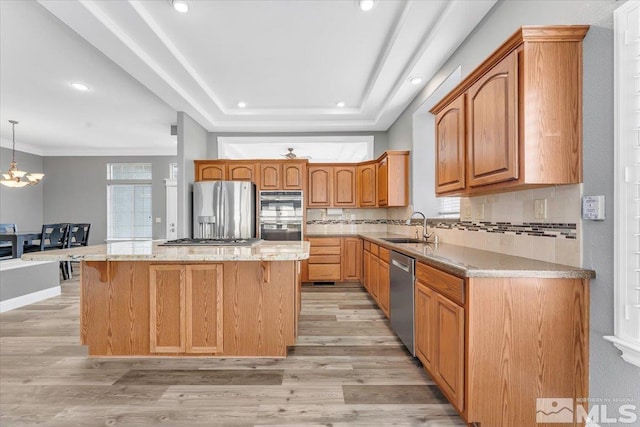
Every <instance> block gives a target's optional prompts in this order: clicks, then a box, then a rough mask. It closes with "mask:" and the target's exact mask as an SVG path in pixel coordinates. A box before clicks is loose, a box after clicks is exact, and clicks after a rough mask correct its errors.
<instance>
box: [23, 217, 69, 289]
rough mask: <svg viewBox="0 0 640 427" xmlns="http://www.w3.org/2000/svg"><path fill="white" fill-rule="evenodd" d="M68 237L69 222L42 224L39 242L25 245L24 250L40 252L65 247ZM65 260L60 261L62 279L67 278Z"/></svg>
mask: <svg viewBox="0 0 640 427" xmlns="http://www.w3.org/2000/svg"><path fill="white" fill-rule="evenodd" d="M68 238H69V224H68V223H60V224H44V225H43V226H42V237H41V238H40V243H35V244H29V245H25V247H24V252H25V253H26V252H41V251H50V250H55V249H64V248H66V247H67V239H68ZM65 265H66V261H61V262H60V271H61V272H62V279H63V280H67V279H68V277H67V272H66V267H65Z"/></svg>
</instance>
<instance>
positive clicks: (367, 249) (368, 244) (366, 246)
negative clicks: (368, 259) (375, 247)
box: [363, 240, 371, 252]
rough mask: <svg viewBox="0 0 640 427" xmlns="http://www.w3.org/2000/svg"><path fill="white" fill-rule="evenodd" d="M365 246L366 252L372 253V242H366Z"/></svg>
mask: <svg viewBox="0 0 640 427" xmlns="http://www.w3.org/2000/svg"><path fill="white" fill-rule="evenodd" d="M363 245H364V250H365V251H369V252H371V242H370V241H368V240H365V241H364V244H363Z"/></svg>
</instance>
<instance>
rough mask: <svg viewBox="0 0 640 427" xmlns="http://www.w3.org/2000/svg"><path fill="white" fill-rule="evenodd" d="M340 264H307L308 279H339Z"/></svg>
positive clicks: (312, 280)
mask: <svg viewBox="0 0 640 427" xmlns="http://www.w3.org/2000/svg"><path fill="white" fill-rule="evenodd" d="M340 278H341V275H340V264H309V281H311V282H315V281H323V280H332V281H340Z"/></svg>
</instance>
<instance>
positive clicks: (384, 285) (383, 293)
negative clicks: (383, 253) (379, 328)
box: [378, 259, 390, 317]
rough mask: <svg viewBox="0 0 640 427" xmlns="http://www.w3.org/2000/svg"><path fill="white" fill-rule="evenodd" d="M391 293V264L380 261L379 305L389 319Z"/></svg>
mask: <svg viewBox="0 0 640 427" xmlns="http://www.w3.org/2000/svg"><path fill="white" fill-rule="evenodd" d="M389 292H390V283H389V263H388V262H386V261H384V260H383V259H378V304H380V308H381V309H382V311H383V312H384V314H385V315H386V316H387V317H389Z"/></svg>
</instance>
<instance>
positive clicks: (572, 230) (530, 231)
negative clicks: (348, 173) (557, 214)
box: [307, 218, 577, 239]
mask: <svg viewBox="0 0 640 427" xmlns="http://www.w3.org/2000/svg"><path fill="white" fill-rule="evenodd" d="M307 224H309V225H335V224H355V225H357V224H386V225H405V224H406V220H404V219H350V220H347V219H315V220H308V221H307ZM422 224H423V220H422V219H420V218H414V219H412V220H411V226H416V225H422ZM427 225H428V226H429V227H435V228H441V229H448V230H460V231H481V232H486V233H500V234H513V235H528V236H534V237H552V238H559V239H577V225H576V224H575V223H542V222H525V223H522V224H513V223H510V222H495V223H493V222H485V221H460V220H458V219H441V218H430V219H428V220H427Z"/></svg>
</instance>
